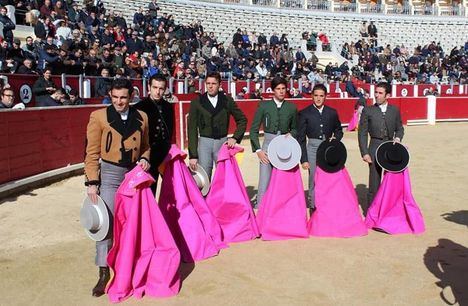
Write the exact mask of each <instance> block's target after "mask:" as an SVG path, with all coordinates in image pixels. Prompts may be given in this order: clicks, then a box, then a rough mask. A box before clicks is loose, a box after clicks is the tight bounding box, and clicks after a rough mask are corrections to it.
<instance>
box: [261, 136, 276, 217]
mask: <svg viewBox="0 0 468 306" xmlns="http://www.w3.org/2000/svg"><path fill="white" fill-rule="evenodd" d="M276 136H278V135H276V134H270V133H265V134H264V136H263V144H262V151H264V152H268V145H269V144H270V142H271V141H272V140H273V138H275V137H276ZM271 170H273V166H272V165H271V164H263V163H260V175H259V178H258V192H257V208H258V206H259V205H260V203H261V202H262V197H263V195H264V194H265V192H266V190H267V188H268V184H270V177H271Z"/></svg>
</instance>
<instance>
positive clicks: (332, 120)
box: [297, 84, 343, 211]
mask: <svg viewBox="0 0 468 306" xmlns="http://www.w3.org/2000/svg"><path fill="white" fill-rule="evenodd" d="M326 98H327V88H326V87H325V85H323V84H317V85H315V86H314V88H313V90H312V99H313V102H314V103H313V104H312V105H310V106H308V107H306V108H304V109H303V110H302V111H300V112H299V123H298V132H297V140H298V142H299V144H300V145H301V149H302V156H301V164H302V168H303V169H304V170H309V201H308V205H309V207H310V209H311V211H314V210H315V192H314V191H315V181H314V178H315V166H316V159H317V149H318V147H319V145H320V144H321V143H322V141H327V140H330V139H337V140H341V138H343V129H342V128H341V122H340V119H339V117H338V112H337V111H336V110H335V109H334V108H331V107H329V106H326V105H325V101H326Z"/></svg>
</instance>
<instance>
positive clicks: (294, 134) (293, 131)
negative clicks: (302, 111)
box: [289, 104, 297, 138]
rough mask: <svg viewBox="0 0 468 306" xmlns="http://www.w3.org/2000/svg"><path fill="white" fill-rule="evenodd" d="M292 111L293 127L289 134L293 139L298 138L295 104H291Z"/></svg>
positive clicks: (290, 128)
mask: <svg viewBox="0 0 468 306" xmlns="http://www.w3.org/2000/svg"><path fill="white" fill-rule="evenodd" d="M291 106H292V107H291V111H292V112H293V114H292V120H291V126H290V127H289V133H291V135H292V137H294V138H296V137H297V107H296V105H295V104H291Z"/></svg>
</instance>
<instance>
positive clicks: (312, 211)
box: [310, 206, 317, 214]
mask: <svg viewBox="0 0 468 306" xmlns="http://www.w3.org/2000/svg"><path fill="white" fill-rule="evenodd" d="M316 210H317V207H315V206H313V207H311V208H310V214H313V213H314V211H316Z"/></svg>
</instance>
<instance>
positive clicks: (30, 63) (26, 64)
mask: <svg viewBox="0 0 468 306" xmlns="http://www.w3.org/2000/svg"><path fill="white" fill-rule="evenodd" d="M24 66H26V67H27V68H29V69H31V67H32V62H31V61H30V60H25V61H24Z"/></svg>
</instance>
